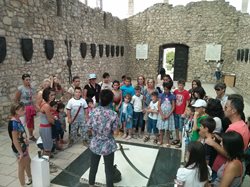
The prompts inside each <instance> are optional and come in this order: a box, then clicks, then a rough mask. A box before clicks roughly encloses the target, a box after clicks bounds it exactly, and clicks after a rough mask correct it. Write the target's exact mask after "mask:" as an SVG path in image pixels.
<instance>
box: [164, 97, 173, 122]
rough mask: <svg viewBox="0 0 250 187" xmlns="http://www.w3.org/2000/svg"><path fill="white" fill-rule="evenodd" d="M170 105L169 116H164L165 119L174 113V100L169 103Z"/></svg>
mask: <svg viewBox="0 0 250 187" xmlns="http://www.w3.org/2000/svg"><path fill="white" fill-rule="evenodd" d="M171 105H172V110H171V111H170V112H169V114H168V115H167V116H166V119H168V118H169V116H170V115H171V114H172V113H173V112H174V109H175V100H174V99H173V100H172V101H171Z"/></svg>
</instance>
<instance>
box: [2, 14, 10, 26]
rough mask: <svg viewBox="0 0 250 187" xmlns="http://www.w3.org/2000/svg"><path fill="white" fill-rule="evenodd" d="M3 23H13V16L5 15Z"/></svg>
mask: <svg viewBox="0 0 250 187" xmlns="http://www.w3.org/2000/svg"><path fill="white" fill-rule="evenodd" d="M3 23H4V24H5V25H11V23H12V21H11V18H9V17H7V16H5V17H3Z"/></svg>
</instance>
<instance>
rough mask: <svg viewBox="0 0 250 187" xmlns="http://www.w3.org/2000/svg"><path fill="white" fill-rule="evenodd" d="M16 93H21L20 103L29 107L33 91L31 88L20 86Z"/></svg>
mask: <svg viewBox="0 0 250 187" xmlns="http://www.w3.org/2000/svg"><path fill="white" fill-rule="evenodd" d="M18 91H19V92H20V93H21V96H20V102H23V103H24V104H25V105H31V104H32V97H33V95H34V93H35V90H34V89H33V88H31V87H25V86H24V85H22V86H19V87H18Z"/></svg>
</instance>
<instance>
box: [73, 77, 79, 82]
mask: <svg viewBox="0 0 250 187" xmlns="http://www.w3.org/2000/svg"><path fill="white" fill-rule="evenodd" d="M76 79H80V77H79V76H74V77H73V79H72V82H74V81H75V80H76Z"/></svg>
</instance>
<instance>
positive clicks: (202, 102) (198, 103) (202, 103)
mask: <svg viewBox="0 0 250 187" xmlns="http://www.w3.org/2000/svg"><path fill="white" fill-rule="evenodd" d="M192 106H193V107H204V108H206V107H207V102H206V101H205V100H203V99H197V100H196V101H195V103H194V104H193V105H192Z"/></svg>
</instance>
